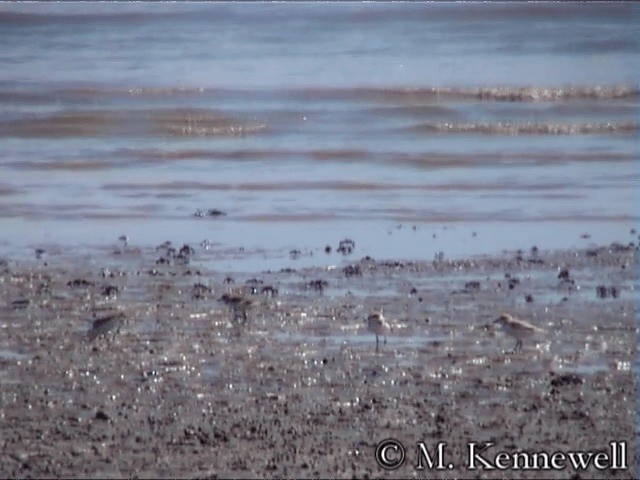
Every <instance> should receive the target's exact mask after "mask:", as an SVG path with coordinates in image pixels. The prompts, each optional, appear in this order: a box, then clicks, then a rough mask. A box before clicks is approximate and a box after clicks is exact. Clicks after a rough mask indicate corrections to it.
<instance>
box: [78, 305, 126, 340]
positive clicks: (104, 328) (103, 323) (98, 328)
mask: <svg viewBox="0 0 640 480" xmlns="http://www.w3.org/2000/svg"><path fill="white" fill-rule="evenodd" d="M123 323H124V313H122V312H120V313H116V314H114V315H109V316H107V317H102V318H97V319H95V320H94V321H93V324H92V325H91V328H90V329H89V331H88V332H87V338H88V339H89V341H90V342H92V341H93V340H95V339H96V338H97V337H100V336H104V337H106V336H107V335H108V334H109V333H113V336H112V340H113V339H115V336H116V334H118V333H119V332H120V328H121V327H122V324H123Z"/></svg>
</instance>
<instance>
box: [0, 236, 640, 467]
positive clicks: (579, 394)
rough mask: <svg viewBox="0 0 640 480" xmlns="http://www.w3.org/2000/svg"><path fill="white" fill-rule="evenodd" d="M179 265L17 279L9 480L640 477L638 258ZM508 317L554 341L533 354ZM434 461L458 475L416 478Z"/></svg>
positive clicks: (105, 265) (7, 426)
mask: <svg viewBox="0 0 640 480" xmlns="http://www.w3.org/2000/svg"><path fill="white" fill-rule="evenodd" d="M175 247H176V248H173V247H171V246H170V245H169V244H165V245H163V246H160V247H159V248H158V249H153V248H150V249H148V250H144V249H133V248H126V247H125V248H124V249H123V250H122V251H120V253H119V254H118V255H115V254H113V253H111V252H109V253H105V254H104V255H102V254H100V255H99V254H93V255H89V254H87V255H84V256H82V255H78V256H76V257H74V255H73V252H59V254H57V255H50V256H48V257H47V258H46V259H43V258H40V259H38V260H34V261H30V262H29V261H13V260H11V259H10V258H4V259H0V314H1V320H0V330H1V331H2V333H1V334H0V386H1V393H0V425H2V437H1V438H0V452H1V456H2V458H3V460H2V464H1V469H0V476H1V477H11V476H19V477H57V476H63V477H130V476H136V475H137V476H140V477H167V476H173V477H210V478H226V477H234V476H235V477H245V478H250V477H260V478H263V477H304V478H310V477H338V478H356V477H357V478H363V477H381V478H404V477H410V478H411V477H418V478H424V477H428V478H452V477H458V478H460V477H462V478H496V477H505V476H506V477H511V478H525V477H526V478H548V477H550V476H552V477H556V478H634V477H636V476H637V474H636V459H635V456H636V452H635V450H636V448H635V445H636V396H637V394H636V381H635V378H634V369H635V368H636V329H637V326H636V312H635V310H634V308H635V306H636V305H637V301H638V296H637V290H638V288H639V285H638V278H637V250H636V249H635V248H634V247H633V246H632V247H627V246H622V245H617V244H614V245H609V246H603V247H598V248H595V247H594V248H591V249H589V250H575V251H554V252H545V251H537V250H536V251H528V252H519V253H516V252H514V253H507V254H504V255H502V256H497V257H478V258H470V259H466V260H451V261H450V260H442V261H434V262H410V261H395V260H380V259H372V258H368V257H365V258H357V257H356V255H355V253H354V254H351V255H349V256H346V257H343V258H344V260H342V259H341V261H340V262H337V263H336V266H335V267H333V268H306V269H300V270H292V269H286V270H282V271H270V272H257V273H255V274H252V275H247V274H246V273H242V274H240V273H233V272H222V271H216V270H215V269H214V268H212V266H211V265H210V264H209V263H207V262H201V261H200V257H201V256H202V255H203V253H202V252H201V251H200V250H198V249H196V250H193V249H190V248H187V249H183V248H180V246H175ZM161 259H164V260H161ZM377 309H383V311H384V315H385V317H386V319H387V321H388V322H389V324H390V326H391V329H392V330H391V331H389V332H388V335H387V343H386V344H384V343H383V342H382V341H381V343H380V346H379V348H376V342H375V336H374V334H373V333H371V332H369V331H368V330H367V323H366V317H367V315H368V314H369V313H370V312H371V311H374V310H377ZM503 311H505V312H510V313H512V314H514V315H517V316H518V317H520V318H523V319H526V320H527V321H529V322H531V323H532V324H535V325H537V326H539V327H541V328H543V329H544V330H545V332H544V333H542V334H539V335H536V336H535V337H532V338H527V339H525V340H524V345H523V347H522V350H521V351H520V352H518V353H517V354H516V353H512V352H511V350H512V349H513V346H514V343H515V340H514V339H513V338H511V337H509V336H507V335H505V333H504V332H502V331H500V330H498V329H496V327H495V326H494V324H493V323H492V321H493V320H494V319H495V318H496V317H497V316H498V315H499V314H500V313H502V312H503ZM388 437H392V438H396V439H398V440H400V441H401V442H403V444H404V445H405V446H406V447H407V457H406V461H405V463H404V465H402V466H401V467H400V468H399V469H397V470H395V471H393V470H392V471H387V470H384V469H382V468H381V467H380V466H378V464H377V463H376V460H375V456H374V452H375V449H376V446H377V445H378V443H379V442H380V441H382V440H383V439H386V438H388ZM421 441H423V442H425V443H426V444H427V445H428V447H429V448H430V449H433V448H434V447H435V445H436V444H437V443H438V442H446V443H447V446H446V452H445V459H446V462H447V463H449V462H450V463H451V464H453V468H452V469H447V470H444V471H435V470H433V471H430V470H416V468H415V467H416V464H417V462H418V455H417V453H416V451H415V448H414V445H415V443H416V442H421ZM613 441H615V442H626V446H627V449H626V458H625V459H624V461H625V463H626V465H627V467H628V468H627V469H610V468H608V469H605V470H597V469H595V468H594V466H593V463H591V464H590V466H589V468H587V469H586V470H575V469H573V468H572V467H571V466H568V467H567V468H565V469H564V470H561V471H555V472H552V474H550V473H549V472H548V471H541V470H533V471H523V470H508V471H505V472H497V471H495V470H494V471H490V470H486V469H482V468H480V469H478V470H475V471H469V470H468V469H467V465H468V456H467V452H468V443H469V442H480V443H482V442H493V443H494V444H495V445H494V446H493V447H492V451H493V452H494V453H497V452H499V451H507V452H516V451H523V450H524V451H529V452H548V453H552V452H555V451H563V452H568V451H608V449H609V443H610V442H613ZM489 456H490V455H489Z"/></svg>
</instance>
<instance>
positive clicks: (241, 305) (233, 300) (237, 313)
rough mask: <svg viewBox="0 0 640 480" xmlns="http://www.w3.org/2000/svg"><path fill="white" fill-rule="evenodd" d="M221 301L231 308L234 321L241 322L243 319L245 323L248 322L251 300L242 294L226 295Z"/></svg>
mask: <svg viewBox="0 0 640 480" xmlns="http://www.w3.org/2000/svg"><path fill="white" fill-rule="evenodd" d="M220 301H221V302H222V303H224V304H225V305H227V306H228V307H230V308H231V311H232V312H233V320H234V321H236V322H237V321H239V320H240V319H241V318H242V320H243V322H244V323H246V322H247V310H248V309H249V308H251V304H252V302H251V300H250V299H248V298H245V297H244V295H243V294H241V293H237V292H234V293H225V294H224V295H222V297H220Z"/></svg>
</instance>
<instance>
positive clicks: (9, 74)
mask: <svg viewBox="0 0 640 480" xmlns="http://www.w3.org/2000/svg"><path fill="white" fill-rule="evenodd" d="M638 25H640V6H638V5H636V4H633V3H627V4H624V3H610V4H601V3H598V4H569V5H563V4H510V3H500V4H390V3H389V4H386V3H378V4H371V3H367V4H364V3H340V4H317V3H304V4H287V3H251V4H242V3H241V4H230V3H229V4H201V3H187V4H174V3H171V4H156V5H149V4H121V3H104V4H40V3H38V4H19V3H13V4H12V3H8V4H0V45H1V47H2V48H0V254H4V255H7V256H19V255H29V256H33V250H34V248H36V247H42V248H45V249H48V250H55V249H56V248H66V247H68V246H73V247H74V248H88V249H90V248H94V247H107V248H113V247H114V246H115V245H118V240H117V239H118V236H119V235H122V234H127V235H128V236H129V238H130V241H129V244H130V245H134V246H135V245H137V246H153V245H157V244H159V243H161V242H163V241H165V240H172V241H173V242H174V243H180V244H181V243H183V242H188V243H193V244H196V245H197V244H200V243H201V242H203V241H205V240H206V241H208V245H210V249H209V250H210V251H212V252H217V253H216V254H217V257H216V262H217V264H216V265H217V266H218V267H219V268H247V269H260V268H271V267H272V266H273V267H277V268H280V267H286V266H298V265H305V264H328V263H336V262H337V261H339V260H340V259H339V258H337V257H336V256H335V253H334V254H332V255H326V254H325V253H324V247H325V245H331V246H332V247H333V248H335V247H336V246H337V244H338V242H339V241H340V240H342V239H344V238H351V239H353V240H354V241H355V242H356V251H355V252H354V254H353V257H355V258H360V257H362V256H364V255H371V256H373V257H375V258H390V257H393V258H429V259H430V258H433V257H434V255H436V253H437V252H439V251H443V252H444V254H445V256H447V257H449V256H457V255H466V254H478V253H497V252H499V251H501V250H502V249H517V248H523V249H528V248H530V247H531V246H533V245H537V246H538V247H540V248H556V247H572V246H586V245H588V244H589V243H591V242H595V243H602V242H610V241H614V240H616V241H624V242H627V241H637V236H636V235H632V234H630V230H631V228H633V227H635V228H636V229H638V226H639V223H640V222H639V220H640V211H639V210H638V207H637V206H636V205H638V204H640V203H639V202H638V200H639V198H638V197H640V195H638V191H639V189H638V187H639V186H640V167H639V166H638V154H639V148H638V145H639V142H638V133H639V131H638V130H639V115H638V114H639V110H638V98H639V85H640V28H639V27H638ZM210 209H218V210H221V211H224V212H226V213H227V215H225V216H215V217H213V216H206V213H207V211H208V210H210ZM198 210H200V211H201V212H204V213H205V216H204V217H198V216H194V213H195V212H197V211H198ZM638 230H640V229H638ZM583 234H587V235H585V237H587V238H583ZM240 248H243V249H244V254H243V255H238V252H239V249H240ZM293 249H297V250H299V251H300V255H290V251H291V250H293Z"/></svg>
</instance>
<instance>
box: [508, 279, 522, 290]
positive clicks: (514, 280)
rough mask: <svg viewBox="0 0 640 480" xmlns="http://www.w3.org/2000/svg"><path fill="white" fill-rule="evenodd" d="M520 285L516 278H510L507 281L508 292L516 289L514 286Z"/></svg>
mask: <svg viewBox="0 0 640 480" xmlns="http://www.w3.org/2000/svg"><path fill="white" fill-rule="evenodd" d="M519 283H520V279H519V278H517V277H512V278H510V279H509V290H513V289H514V288H516V285H518V284H519Z"/></svg>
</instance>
